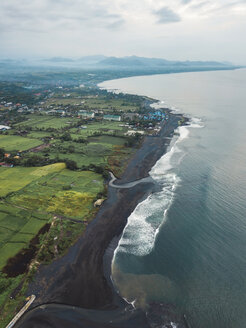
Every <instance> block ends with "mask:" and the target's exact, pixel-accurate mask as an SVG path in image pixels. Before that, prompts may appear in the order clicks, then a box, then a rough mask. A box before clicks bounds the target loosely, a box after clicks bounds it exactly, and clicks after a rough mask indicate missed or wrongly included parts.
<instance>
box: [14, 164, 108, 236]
mask: <svg viewBox="0 0 246 328" xmlns="http://www.w3.org/2000/svg"><path fill="white" fill-rule="evenodd" d="M66 189H68V190H66ZM102 190H103V179H102V177H101V176H100V175H99V174H96V173H94V172H90V171H82V172H79V171H69V170H67V169H64V170H62V171H61V172H59V173H52V174H50V175H47V176H44V177H42V178H41V179H39V180H38V181H33V182H32V183H31V184H29V185H28V186H26V187H25V188H23V189H22V190H20V191H19V192H18V193H16V194H15V195H13V196H11V197H9V198H8V201H9V202H11V203H12V204H15V205H17V206H19V207H25V208H28V209H29V210H30V211H35V213H38V211H40V212H41V213H53V214H61V215H65V216H69V217H80V218H83V217H84V216H85V215H87V214H88V208H90V209H91V207H90V206H89V204H92V200H93V199H94V198H95V197H96V195H97V194H98V193H99V192H101V191H102ZM84 200H86V201H85V202H84ZM63 203H64V204H63ZM88 206H89V207H88ZM24 229H25V227H24ZM22 232H26V230H22Z"/></svg>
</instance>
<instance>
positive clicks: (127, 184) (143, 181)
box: [109, 172, 154, 189]
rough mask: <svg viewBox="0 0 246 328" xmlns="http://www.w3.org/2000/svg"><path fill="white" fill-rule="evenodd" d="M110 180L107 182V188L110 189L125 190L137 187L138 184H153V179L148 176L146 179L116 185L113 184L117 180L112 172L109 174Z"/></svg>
mask: <svg viewBox="0 0 246 328" xmlns="http://www.w3.org/2000/svg"><path fill="white" fill-rule="evenodd" d="M109 174H110V177H111V180H110V181H109V186H110V187H112V188H119V189H126V188H132V187H135V186H136V185H138V184H139V183H146V182H152V183H154V180H153V178H151V177H150V176H148V177H146V178H142V179H139V180H136V181H132V182H127V183H124V184H121V185H118V184H114V182H115V180H117V178H116V177H115V176H114V175H113V173H112V172H109Z"/></svg>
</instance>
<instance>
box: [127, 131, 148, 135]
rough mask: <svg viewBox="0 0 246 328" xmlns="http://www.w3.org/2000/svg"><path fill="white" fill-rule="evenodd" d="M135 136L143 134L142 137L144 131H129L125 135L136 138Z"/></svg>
mask: <svg viewBox="0 0 246 328" xmlns="http://www.w3.org/2000/svg"><path fill="white" fill-rule="evenodd" d="M135 134H141V135H144V134H145V133H144V131H137V130H128V131H127V132H126V133H125V136H135Z"/></svg>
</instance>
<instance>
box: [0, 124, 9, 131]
mask: <svg viewBox="0 0 246 328" xmlns="http://www.w3.org/2000/svg"><path fill="white" fill-rule="evenodd" d="M9 129H11V127H10V126H7V125H0V131H6V130H9Z"/></svg>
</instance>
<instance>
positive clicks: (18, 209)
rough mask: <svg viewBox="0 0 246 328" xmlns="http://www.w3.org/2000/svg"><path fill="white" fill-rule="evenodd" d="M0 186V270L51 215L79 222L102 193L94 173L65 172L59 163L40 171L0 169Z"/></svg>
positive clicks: (101, 182)
mask: <svg viewBox="0 0 246 328" xmlns="http://www.w3.org/2000/svg"><path fill="white" fill-rule="evenodd" d="M2 170H3V171H2ZM17 177H21V179H19V180H20V181H18V179H17ZM7 181H8V182H7ZM6 182H7V183H6ZM15 183H16V184H17V185H16V186H14V185H15ZM0 186H1V197H2V201H1V203H0V254H1V255H0V268H2V267H3V265H5V264H6V261H7V259H8V258H9V257H12V256H14V255H15V254H16V253H17V252H18V251H19V250H20V249H22V248H23V247H25V246H28V243H29V241H30V240H31V239H32V238H33V237H34V236H35V235H36V234H37V233H38V231H39V230H40V228H41V227H42V226H43V225H44V224H45V223H46V222H48V221H49V219H50V218H51V216H52V215H58V214H59V215H63V216H67V217H69V218H79V219H81V220H82V219H83V218H84V217H87V216H88V215H89V213H90V211H92V210H93V200H94V199H96V197H97V194H98V193H99V192H102V190H103V179H102V177H101V176H100V175H99V174H96V173H94V172H88V171H81V172H72V171H69V170H67V169H66V168H65V165H64V164H63V163H60V164H53V165H49V166H47V167H40V168H23V167H17V168H0ZM4 186H5V188H4Z"/></svg>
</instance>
